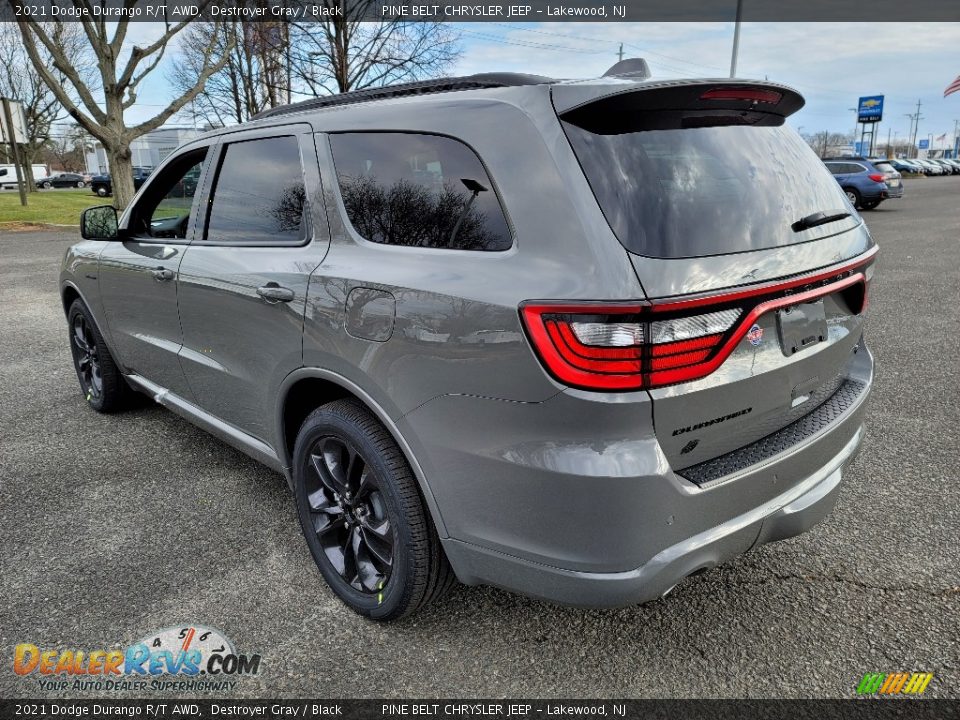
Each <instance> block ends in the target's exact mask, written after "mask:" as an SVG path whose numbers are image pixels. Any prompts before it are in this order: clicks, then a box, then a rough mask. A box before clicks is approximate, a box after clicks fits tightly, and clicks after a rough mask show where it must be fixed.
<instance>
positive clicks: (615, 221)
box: [563, 122, 856, 258]
mask: <svg viewBox="0 0 960 720" xmlns="http://www.w3.org/2000/svg"><path fill="white" fill-rule="evenodd" d="M647 124H648V125H650V124H652V123H647ZM563 126H564V129H565V131H566V133H567V137H568V138H569V139H570V143H571V145H572V146H573V150H574V152H575V153H576V155H577V158H578V159H579V161H580V164H581V166H582V167H583V171H584V173H585V174H586V177H587V180H588V181H589V183H590V186H591V188H592V189H593V192H594V194H595V195H596V197H597V200H598V202H599V204H600V207H601V209H602V210H603V213H604V215H605V216H606V218H607V221H608V222H609V223H610V227H611V228H612V229H613V231H614V233H616V235H617V237H618V238H619V239H620V242H621V243H622V244H623V245H624V247H626V248H627V250H629V251H631V252H634V253H637V254H640V255H646V256H648V257H658V258H679V257H700V256H707V255H725V254H730V253H739V252H747V251H751V250H762V249H765V248H774V247H783V246H786V245H793V244H796V243H800V242H805V241H808V240H813V239H816V238H818V237H824V236H826V235H830V234H833V233H836V232H838V231H841V230H843V229H846V228H848V227H851V226H852V225H853V224H854V223H855V222H856V220H849V221H844V222H845V223H846V226H845V225H843V224H841V223H830V224H828V225H823V226H819V227H815V228H812V229H810V230H805V231H802V232H794V231H793V229H792V228H791V225H792V224H793V223H794V222H796V221H797V220H799V219H801V218H803V217H806V216H808V215H811V214H812V213H815V212H823V211H831V210H833V211H837V210H841V209H844V208H848V206H847V201H846V199H845V197H844V195H843V193H842V191H841V190H840V186H839V185H838V184H837V182H836V180H834V179H833V177H832V176H831V174H830V172H829V171H828V170H827V169H826V168H825V167H824V164H823V163H822V162H821V161H820V159H819V158H818V157H817V156H816V155H815V154H814V153H813V151H812V150H810V148H809V147H807V144H806V143H805V142H804V141H803V140H802V139H801V138H800V136H799V135H797V133H796V132H794V131H793V130H791V129H789V128H787V127H785V126H782V125H781V126H764V127H756V126H752V127H745V126H742V125H741V126H737V125H731V126H718V127H679V128H674V129H665V130H659V129H649V130H638V131H636V132H622V133H619V134H604V133H602V132H591V131H590V130H588V129H585V128H583V127H579V126H577V125H574V124H572V123H569V122H564V123H563Z"/></svg>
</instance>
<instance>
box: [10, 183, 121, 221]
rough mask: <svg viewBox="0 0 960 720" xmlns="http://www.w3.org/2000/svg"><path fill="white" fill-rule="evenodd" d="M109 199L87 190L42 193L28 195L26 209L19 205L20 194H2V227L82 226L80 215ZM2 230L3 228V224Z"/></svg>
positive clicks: (107, 201) (43, 191) (42, 191)
mask: <svg viewBox="0 0 960 720" xmlns="http://www.w3.org/2000/svg"><path fill="white" fill-rule="evenodd" d="M109 202H110V198H101V197H97V196H96V195H94V194H93V193H92V192H90V190H89V188H88V189H85V190H40V191H39V192H35V193H27V207H23V206H22V205H21V204H20V193H18V192H11V191H8V190H7V191H4V192H2V193H0V224H2V223H25V224H43V223H50V224H52V225H77V226H79V225H80V213H81V212H82V211H83V210H84V209H85V208H88V207H91V206H93V205H106V204H108V203H109ZM0 227H2V225H0Z"/></svg>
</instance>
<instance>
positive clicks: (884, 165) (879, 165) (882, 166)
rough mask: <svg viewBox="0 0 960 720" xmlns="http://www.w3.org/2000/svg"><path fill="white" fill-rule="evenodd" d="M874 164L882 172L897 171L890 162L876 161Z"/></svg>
mask: <svg viewBox="0 0 960 720" xmlns="http://www.w3.org/2000/svg"><path fill="white" fill-rule="evenodd" d="M873 166H874V167H875V168H876V169H877V170H879V171H880V172H882V173H895V172H896V170H895V169H894V167H893V165H890V164H889V163H874V164H873Z"/></svg>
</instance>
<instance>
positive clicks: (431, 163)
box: [330, 133, 512, 250]
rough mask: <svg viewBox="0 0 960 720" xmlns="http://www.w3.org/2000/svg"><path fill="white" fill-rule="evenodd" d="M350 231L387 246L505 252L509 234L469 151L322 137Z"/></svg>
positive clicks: (419, 142)
mask: <svg viewBox="0 0 960 720" xmlns="http://www.w3.org/2000/svg"><path fill="white" fill-rule="evenodd" d="M330 144H331V146H332V148H333V158H334V163H335V164H336V168H337V180H338V182H339V183H340V193H341V195H342V196H343V204H344V206H345V207H346V210H347V215H348V216H349V218H350V222H351V223H352V224H353V228H354V229H355V230H356V231H357V232H358V233H359V234H360V235H361V236H363V237H364V238H366V239H367V240H371V241H373V242H376V243H385V244H388V245H405V246H410V247H427V248H448V249H456V250H506V249H507V248H509V247H510V246H511V244H512V240H511V237H510V229H509V227H508V225H507V221H506V218H505V217H504V215H503V211H502V210H501V208H500V203H499V202H498V200H497V196H496V193H495V192H494V190H493V184H492V183H491V182H490V178H489V177H487V173H486V171H485V170H484V169H483V165H482V164H481V163H480V160H479V158H477V156H476V155H475V154H474V152H473V151H472V150H471V149H470V148H468V147H467V146H466V145H464V144H463V143H461V142H459V141H457V140H453V139H451V138H446V137H439V136H436V135H414V134H409V133H348V134H337V135H331V136H330Z"/></svg>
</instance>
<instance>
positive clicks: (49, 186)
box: [40, 182, 53, 190]
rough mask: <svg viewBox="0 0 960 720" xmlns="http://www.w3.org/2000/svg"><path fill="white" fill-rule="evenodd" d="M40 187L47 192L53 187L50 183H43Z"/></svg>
mask: <svg viewBox="0 0 960 720" xmlns="http://www.w3.org/2000/svg"><path fill="white" fill-rule="evenodd" d="M40 187H42V188H43V189H44V190H49V189H50V188H52V187H53V185H51V184H50V183H48V182H46V183H43V184H42V185H41V186H40Z"/></svg>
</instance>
